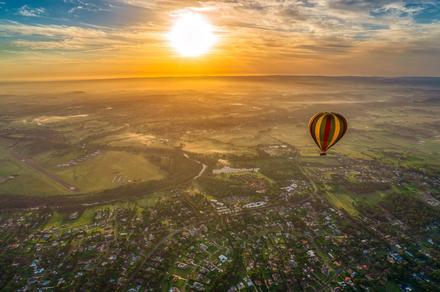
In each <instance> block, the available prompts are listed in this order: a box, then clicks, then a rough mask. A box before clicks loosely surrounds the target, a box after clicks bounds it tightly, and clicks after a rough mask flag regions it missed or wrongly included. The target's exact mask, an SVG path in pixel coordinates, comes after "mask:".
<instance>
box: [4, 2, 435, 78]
mask: <svg viewBox="0 0 440 292" xmlns="http://www.w3.org/2000/svg"><path fill="white" fill-rule="evenodd" d="M26 2H29V3H26ZM52 2H53V3H52ZM55 2H56V1H47V4H46V6H41V5H38V4H37V3H36V2H35V1H17V3H16V6H12V4H5V3H3V2H1V3H0V19H2V20H0V49H1V50H0V62H1V64H2V65H1V66H0V79H1V80H11V79H16V80H19V79H83V78H86V79H88V78H106V77H128V76H130V77H131V76H158V75H159V76H164V75H165V76H168V75H247V74H311V75H430V76H438V75H440V58H438V56H439V55H440V23H439V19H437V18H436V13H435V12H436V11H439V12H440V10H436V9H440V8H439V7H437V4H433V5H434V6H426V5H425V4H424V5H425V6H426V7H425V6H423V5H419V6H414V5H412V4H411V5H410V4H409V3H407V1H393V0H382V1H381V0H379V1H362V0H357V1H347V0H334V1H325V0H316V1H313V0H310V1H306V0H301V1H299V0H298V1H275V0H267V1H263V0H255V1H226V0H224V1H189V0H179V1H178V0H164V1H147V0H145V1H143V0H108V1H106V0H88V1H86V0H81V1H80V0H70V1H67V2H68V3H67V2H66V1H64V2H65V4H63V5H70V6H66V7H63V6H62V5H61V6H60V5H59V1H58V4H55ZM373 2H374V3H373ZM51 3H52V4H53V5H52V4H51ZM84 3H88V5H84ZM8 5H10V6H8ZM439 6H440V5H439ZM63 9H64V10H63ZM188 11H192V12H194V13H200V14H202V15H204V16H205V17H206V18H207V19H209V20H210V22H211V23H212V24H213V25H214V27H215V31H216V35H217V36H218V43H217V44H216V45H215V47H214V48H213V49H212V50H211V51H210V52H209V53H208V54H206V55H204V56H202V57H197V58H184V57H181V56H180V55H178V53H177V52H175V51H174V50H173V49H172V48H171V47H170V44H169V41H168V40H167V38H166V34H167V32H168V31H169V30H170V28H171V26H172V23H173V22H174V21H175V19H176V17H179V15H181V14H182V13H187V12H188ZM432 11H434V12H432ZM438 14H439V15H440V13H438Z"/></svg>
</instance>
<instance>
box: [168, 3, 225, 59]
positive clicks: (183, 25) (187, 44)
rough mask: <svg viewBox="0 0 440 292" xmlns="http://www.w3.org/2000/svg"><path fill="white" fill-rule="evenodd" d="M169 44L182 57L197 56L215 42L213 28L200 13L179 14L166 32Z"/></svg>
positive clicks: (202, 53)
mask: <svg viewBox="0 0 440 292" xmlns="http://www.w3.org/2000/svg"><path fill="white" fill-rule="evenodd" d="M168 39H169V41H170V43H171V46H172V47H173V48H174V49H175V50H176V51H177V52H178V53H179V54H180V55H182V56H184V57H198V56H201V55H204V54H206V53H207V52H209V50H210V49H211V48H212V46H213V45H214V44H215V43H216V42H217V36H216V35H215V33H214V28H213V26H212V25H211V23H209V21H208V20H207V19H206V18H205V17H203V16H202V15H200V14H197V13H193V12H186V13H183V14H181V15H180V16H179V17H178V18H177V20H176V22H175V23H174V25H173V27H172V29H171V31H170V32H169V33H168Z"/></svg>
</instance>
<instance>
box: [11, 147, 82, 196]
mask: <svg viewBox="0 0 440 292" xmlns="http://www.w3.org/2000/svg"><path fill="white" fill-rule="evenodd" d="M12 156H13V157H14V158H15V159H17V160H19V161H21V162H22V163H24V164H26V165H27V166H28V167H30V168H32V169H34V170H36V171H38V172H39V173H40V174H42V175H44V176H46V177H47V178H49V179H50V180H52V181H53V182H55V183H57V184H58V185H61V186H62V187H63V188H65V189H66V190H68V191H69V192H79V191H80V190H79V189H78V188H77V187H75V186H73V185H71V184H69V183H67V182H66V181H64V180H63V179H61V178H60V177H58V176H56V175H54V174H52V173H50V172H48V171H47V170H46V169H44V168H43V167H41V166H40V165H38V163H36V162H35V161H34V160H33V159H31V158H25V157H20V156H18V155H17V154H15V153H12Z"/></svg>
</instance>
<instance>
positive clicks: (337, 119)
mask: <svg viewBox="0 0 440 292" xmlns="http://www.w3.org/2000/svg"><path fill="white" fill-rule="evenodd" d="M332 116H333V118H334V119H335V132H334V133H333V138H332V141H331V142H330V144H328V147H327V148H330V146H332V145H333V144H335V142H336V139H338V136H339V134H340V132H341V123H340V122H339V118H338V117H337V116H336V115H335V114H332Z"/></svg>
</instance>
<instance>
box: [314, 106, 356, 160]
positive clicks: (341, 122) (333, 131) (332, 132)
mask: <svg viewBox="0 0 440 292" xmlns="http://www.w3.org/2000/svg"><path fill="white" fill-rule="evenodd" d="M347 126H348V124H347V120H346V119H345V118H344V117H343V116H342V115H340V114H337V113H327V112H325V113H317V114H316V115H314V116H313V117H312V118H311V119H310V121H309V131H310V135H311V136H312V138H313V140H315V143H316V145H318V147H319V149H321V155H327V150H328V149H329V148H330V147H332V146H333V145H335V144H336V143H337V142H338V141H339V140H340V139H341V138H342V137H343V136H344V134H345V132H347Z"/></svg>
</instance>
